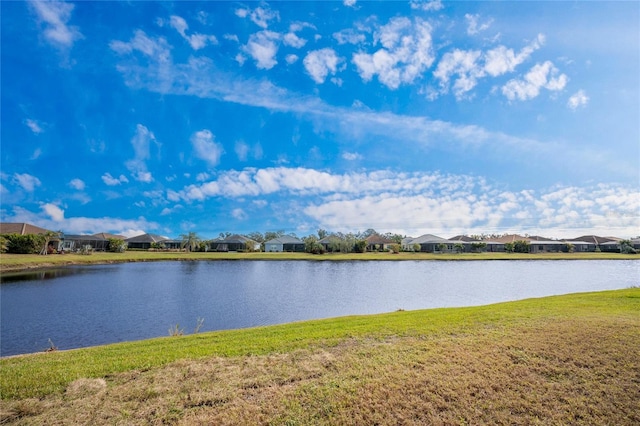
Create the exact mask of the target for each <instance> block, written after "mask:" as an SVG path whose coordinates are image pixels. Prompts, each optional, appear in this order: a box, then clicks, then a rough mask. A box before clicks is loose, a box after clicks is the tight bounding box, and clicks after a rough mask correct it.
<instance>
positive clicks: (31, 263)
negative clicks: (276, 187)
mask: <svg viewBox="0 0 640 426" xmlns="http://www.w3.org/2000/svg"><path fill="white" fill-rule="evenodd" d="M587 259H589V260H591V259H597V260H604V259H607V260H638V259H640V256H639V255H637V254H621V253H591V252H590V253H536V254H528V253H460V254H452V253H414V252H402V253H395V254H394V253H388V252H370V253H344V254H343V253H327V254H321V255H315V254H309V253H288V252H285V253H264V252H256V253H239V252H225V253H219V252H191V253H189V252H184V251H127V252H125V253H104V252H96V253H93V254H91V255H82V254H75V253H69V254H50V255H46V256H41V255H35V254H7V253H4V254H2V255H1V256H0V273H6V272H20V271H28V270H37V269H46V268H55V267H60V266H69V265H93V264H109V263H126V262H152V261H176V260H178V261H201V260H205V261H206V260H208V261H215V260H273V261H279V260H280V261H282V260H306V261H404V260H413V261H416V260H431V261H438V260H440V261H474V260H476V261H477V260H587Z"/></svg>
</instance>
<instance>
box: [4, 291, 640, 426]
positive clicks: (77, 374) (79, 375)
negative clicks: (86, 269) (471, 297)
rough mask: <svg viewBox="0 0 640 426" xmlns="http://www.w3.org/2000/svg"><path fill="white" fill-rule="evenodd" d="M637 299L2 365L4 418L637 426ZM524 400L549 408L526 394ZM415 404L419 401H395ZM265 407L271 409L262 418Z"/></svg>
mask: <svg viewBox="0 0 640 426" xmlns="http://www.w3.org/2000/svg"><path fill="white" fill-rule="evenodd" d="M639 291H640V290H639V289H638V288H628V289H623V290H609V291H600V292H588V293H574V294H568V295H561V296H549V297H542V298H532V299H525V300H521V301H515V302H503V303H497V304H491V305H484V306H476V307H469V308H443V309H426V310H416V311H397V312H390V313H385V314H376V315H359V316H348V317H339V318H328V319H322V320H311V321H303V322H298V323H289V324H282V325H274V326H265V327H255V328H248V329H237V330H226V331H211V332H204V333H199V334H191V335H184V336H173V337H172V336H165V337H159V338H155V339H147V340H141V341H133V342H121V343H114V344H109V345H103V346H93V347H88V348H79V349H70V350H60V351H53V352H46V353H44V352H41V353H34V354H28V355H16V356H11V357H3V358H1V359H0V367H2V368H1V369H0V371H1V373H0V376H1V377H2V380H1V381H0V387H1V388H2V389H1V390H2V392H0V394H1V395H2V398H1V402H2V409H1V410H0V420H1V421H0V422H9V423H12V422H16V423H20V424H23V423H26V424H33V423H47V422H52V421H53V422H55V420H56V419H62V418H64V419H69V420H70V421H71V422H73V423H87V421H88V420H90V419H88V418H87V417H86V413H88V412H89V413H94V411H92V410H96V411H95V416H97V417H95V418H93V417H92V419H93V423H95V424H113V423H119V422H120V423H155V422H158V420H159V419H165V420H172V423H176V422H184V423H189V421H190V420H192V419H193V418H194V417H193V416H203V417H202V419H206V421H205V420H203V421H202V422H201V423H208V424H216V423H218V424H222V423H226V424H230V423H238V422H237V421H234V420H238V419H239V418H241V419H244V420H245V421H243V422H241V423H254V424H255V423H261V422H262V423H264V420H265V419H267V420H269V421H271V422H272V423H278V422H277V420H278V419H282V418H283V417H287V418H293V419H296V420H297V423H300V424H310V423H314V419H315V420H317V419H318V416H319V415H320V414H323V413H324V414H326V415H328V416H329V417H327V419H326V422H322V423H321V424H336V423H338V424H339V423H341V420H344V419H345V418H353V417H354V416H356V417H357V416H365V417H366V416H367V415H369V414H371V413H378V412H389V413H395V412H396V411H394V410H400V414H401V415H402V416H403V417H405V418H414V417H415V416H416V415H418V414H419V415H426V414H429V413H433V415H434V417H433V418H430V421H426V419H425V422H427V423H437V422H438V419H439V420H442V417H441V416H442V415H444V414H447V415H448V416H450V417H448V418H449V419H450V420H451V421H450V423H455V419H456V418H459V417H460V415H461V414H463V415H464V416H465V418H468V419H472V418H476V419H477V415H478V411H477V407H480V406H484V405H483V404H485V405H486V402H487V398H489V400H490V402H491V406H490V407H489V409H488V411H486V412H485V411H483V413H484V414H483V415H485V416H486V417H485V418H484V421H483V422H484V423H496V422H497V423H500V421H497V420H498V419H503V418H504V419H509V420H510V421H513V419H514V417H513V416H514V413H517V415H518V416H519V417H518V419H519V421H518V422H519V423H523V424H526V423H535V422H536V421H540V420H541V419H542V420H543V421H545V420H546V421H548V422H550V423H553V420H554V419H555V420H558V417H557V416H558V413H561V414H562V415H563V416H564V417H562V419H563V421H561V423H571V419H573V420H575V418H576V417H575V415H580V418H582V419H584V420H586V422H587V423H590V424H603V423H601V421H602V417H600V414H599V413H604V412H606V413H607V420H608V421H611V420H613V422H614V423H616V424H635V422H634V421H633V419H637V418H638V417H637V414H636V410H635V406H636V402H637V397H638V395H639V392H640V388H639V387H638V386H637V383H638V382H637V378H638V377H639V376H638V371H639V370H638V369H637V368H638V359H637V357H635V356H634V355H635V354H634V353H633V351H629V350H628V348H629V347H631V346H633V345H635V344H636V342H637V338H638V324H639V321H640V316H639V315H638V312H640V311H638V303H639V301H640V298H639V296H640V293H639ZM585 367H588V368H585ZM514 372H515V374H514ZM381 375H382V377H381ZM452 376H455V378H456V379H455V380H451V377H452ZM596 378H597V380H595V379H596ZM425 386H426V387H425ZM389 389H393V390H394V392H391V393H389ZM469 389H471V390H472V391H473V392H470V391H469ZM221 392H222V393H221ZM527 394H534V395H544V396H545V398H543V399H540V398H537V397H536V398H533V399H527V398H523V395H527ZM443 395H444V396H448V400H447V401H446V402H445V401H444V400H442V399H441V396H443ZM585 395H586V396H587V397H588V400H586V399H585ZM414 397H415V399H414V400H415V401H420V404H419V405H416V406H414V405H402V404H401V402H402V401H404V400H406V399H407V398H409V399H411V398H414ZM389 398H391V400H389ZM569 400H570V401H576V402H580V401H582V402H580V404H578V405H576V404H573V403H572V404H568V403H567V401H569ZM309 401H320V405H317V404H315V403H308V402H309ZM587 402H588V404H587ZM440 403H442V404H441V405H438V404H440ZM292 404H293V405H292ZM424 404H427V405H426V406H425V405H424ZM429 404H435V405H434V406H433V407H432V406H431V405H429ZM505 404H508V410H507V411H504V412H503V409H502V407H504V405H505ZM532 404H533V405H532ZM612 404H614V405H615V407H616V409H615V410H613V409H612V407H613V406H614V405H612ZM439 406H441V407H444V411H443V410H440V409H437V407H439ZM261 407H262V408H264V407H272V408H270V409H269V410H271V411H272V412H271V411H269V413H262V414H263V415H265V416H266V417H263V416H262V414H261V415H257V414H256V413H260V411H259V410H260V409H262V408H261ZM300 407H302V408H300ZM425 413H426V414H425ZM92 415H94V414H92ZM176 416H177V417H176ZM238 416H240V417H238ZM474 416H475V417H474ZM503 416H507V417H503ZM96 419H99V421H97V422H96ZM260 419H262V421H261V420H260ZM394 419H395V420H397V417H393V418H392V417H389V418H387V419H386V420H389V423H391V422H393V420H394ZM492 420H493V421H492ZM367 423H369V422H367ZM384 423H387V422H386V421H385V422H384Z"/></svg>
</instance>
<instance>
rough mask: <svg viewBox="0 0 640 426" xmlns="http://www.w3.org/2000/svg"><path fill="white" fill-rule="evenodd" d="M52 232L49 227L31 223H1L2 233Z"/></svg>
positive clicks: (0, 230)
mask: <svg viewBox="0 0 640 426" xmlns="http://www.w3.org/2000/svg"><path fill="white" fill-rule="evenodd" d="M47 232H50V231H49V230H48V229H44V228H40V227H39V226H35V225H31V224H30V223H22V222H21V223H15V222H5V223H0V234H19V235H27V234H45V233H47Z"/></svg>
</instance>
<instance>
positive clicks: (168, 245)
mask: <svg viewBox="0 0 640 426" xmlns="http://www.w3.org/2000/svg"><path fill="white" fill-rule="evenodd" d="M161 242H162V244H163V245H164V248H165V249H167V250H180V249H182V248H183V247H182V243H183V241H182V240H163V241H161Z"/></svg>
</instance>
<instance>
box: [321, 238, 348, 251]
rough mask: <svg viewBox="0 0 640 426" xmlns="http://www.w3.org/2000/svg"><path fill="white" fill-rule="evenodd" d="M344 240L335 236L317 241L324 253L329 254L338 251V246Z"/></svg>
mask: <svg viewBox="0 0 640 426" xmlns="http://www.w3.org/2000/svg"><path fill="white" fill-rule="evenodd" d="M343 242H344V240H343V239H342V238H340V237H339V236H337V235H333V234H332V235H328V236H326V237H324V238H323V239H321V240H320V241H318V243H319V244H320V245H322V247H324V251H326V252H328V253H331V252H334V251H340V244H341V243H343Z"/></svg>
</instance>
